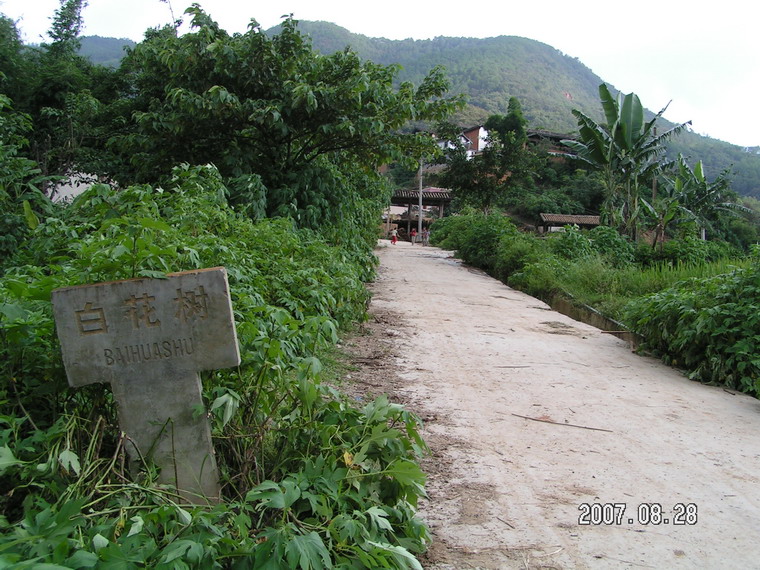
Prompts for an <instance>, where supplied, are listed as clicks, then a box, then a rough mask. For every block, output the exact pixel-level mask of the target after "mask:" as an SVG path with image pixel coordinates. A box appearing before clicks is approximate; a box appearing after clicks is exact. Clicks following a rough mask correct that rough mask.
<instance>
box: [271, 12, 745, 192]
mask: <svg viewBox="0 0 760 570" xmlns="http://www.w3.org/2000/svg"><path fill="white" fill-rule="evenodd" d="M299 27H300V29H301V30H302V31H304V32H305V33H307V34H309V35H310V36H311V38H312V42H313V45H314V47H315V48H316V49H318V50H319V51H321V52H322V53H332V52H334V51H337V50H342V49H344V48H345V47H346V46H351V48H353V49H354V50H355V51H356V52H357V53H359V55H361V56H362V57H363V58H365V59H368V60H370V61H374V62H376V63H382V64H386V65H387V64H392V63H398V64H400V65H401V66H402V68H403V69H402V70H401V72H400V74H399V79H400V80H402V81H407V80H408V81H412V82H413V83H415V84H418V83H419V82H420V80H421V79H422V77H423V76H424V74H425V73H427V72H428V71H429V70H430V69H431V68H432V67H434V66H435V65H443V66H445V67H446V69H447V72H448V76H449V79H450V80H451V84H452V92H454V93H465V94H466V95H467V96H468V99H469V103H470V104H469V106H468V108H467V109H466V110H465V112H463V113H462V114H461V115H460V116H459V117H458V118H457V120H458V122H459V123H460V124H461V125H462V126H465V125H466V126H472V125H475V124H479V123H481V122H482V121H484V120H485V118H487V117H488V115H491V114H494V113H500V114H504V113H506V111H507V104H508V102H509V98H510V97H512V96H515V97H517V98H518V99H519V100H520V103H521V105H522V109H523V113H524V115H525V118H526V119H527V120H528V123H529V127H530V128H532V129H545V130H549V131H554V132H561V133H571V132H575V131H576V130H577V124H576V122H575V118H574V117H573V115H572V112H571V111H572V109H579V110H581V111H582V112H584V113H586V114H587V115H589V116H590V117H592V118H593V119H594V120H597V121H603V120H604V117H603V114H602V109H601V105H600V103H599V92H598V87H599V84H600V83H602V82H603V81H604V80H603V78H600V77H599V76H597V75H596V74H595V73H594V72H593V71H591V70H590V69H589V68H588V67H586V66H585V65H584V64H583V63H581V62H580V61H579V60H578V59H577V58H573V57H570V56H568V55H565V54H563V53H562V52H560V51H559V50H557V49H555V48H553V47H551V46H549V45H546V44H544V43H541V42H538V41H535V40H531V39H527V38H521V37H516V36H500V37H496V38H485V39H475V38H449V37H437V38H434V39H432V40H412V39H407V40H388V39H385V38H369V37H367V36H363V35H359V34H353V33H351V32H349V31H348V30H346V29H345V28H342V27H340V26H337V25H335V24H331V23H328V22H306V21H301V22H299ZM274 31H276V28H273V29H272V30H269V31H268V33H272V32H274ZM610 87H614V86H612V85H610ZM634 91H635V90H634ZM642 103H644V104H645V105H647V104H650V105H658V107H657V108H656V109H654V111H655V112H656V111H659V110H660V107H659V105H660V104H664V103H667V101H642ZM651 116H653V115H650V117H651ZM659 124H660V127H661V128H662V129H666V128H669V127H670V126H673V124H672V123H668V122H667V121H661V122H659ZM661 132H662V131H661ZM759 136H760V134H759ZM671 150H672V153H673V154H674V155H675V154H677V153H678V152H681V153H682V154H684V155H685V156H687V157H689V158H691V159H692V160H694V161H696V160H702V161H703V162H704V164H705V167H706V171H707V174H708V177H710V178H714V177H716V176H717V175H718V174H719V173H720V172H721V171H722V170H724V169H726V168H729V167H731V170H732V171H733V172H734V179H733V188H734V190H736V191H737V192H739V193H740V194H743V195H752V196H755V197H758V198H760V155H758V154H756V153H754V152H748V151H747V150H745V149H744V148H741V147H739V146H736V145H733V144H730V143H727V142H723V141H719V140H716V139H712V138H710V137H704V136H701V135H698V134H695V133H686V134H683V135H681V136H679V137H678V138H677V139H675V140H674V142H673V145H672V149H671ZM754 150H755V151H756V150H757V149H754Z"/></svg>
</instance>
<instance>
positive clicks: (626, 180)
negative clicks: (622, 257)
mask: <svg viewBox="0 0 760 570" xmlns="http://www.w3.org/2000/svg"><path fill="white" fill-rule="evenodd" d="M599 96H600V99H601V103H602V108H603V109H604V114H605V119H606V124H603V125H600V124H599V123H597V122H595V121H594V120H593V119H591V118H590V117H588V116H587V115H585V114H583V113H582V112H581V111H578V110H577V109H574V110H573V115H575V117H576V119H577V120H578V128H579V136H578V139H577V140H564V141H562V142H563V143H564V144H565V145H566V146H567V147H569V148H570V149H571V150H573V151H574V152H575V158H576V159H577V160H579V161H581V162H583V163H584V164H585V165H586V166H587V167H589V168H591V169H593V170H597V171H600V172H602V173H603V175H604V183H605V190H606V197H605V201H604V204H603V206H602V219H603V221H604V222H605V223H606V224H608V225H611V226H616V227H618V228H619V229H620V230H621V231H623V232H625V233H627V234H628V235H629V236H631V237H632V238H634V239H635V238H636V234H637V232H638V223H639V218H640V217H641V208H640V206H641V203H640V200H639V197H640V194H641V189H642V188H643V187H645V185H646V184H647V183H648V181H650V180H651V179H652V178H653V177H654V176H656V175H657V174H658V173H659V172H661V171H662V170H663V169H664V168H666V167H667V166H668V165H669V164H671V161H666V160H663V158H662V155H663V154H664V153H665V145H664V143H665V141H666V140H668V139H669V138H671V137H673V136H674V135H676V134H678V133H680V132H681V131H683V130H684V129H685V128H686V127H687V125H690V124H691V121H687V122H686V123H682V124H680V125H676V126H675V127H673V128H671V129H669V130H668V131H666V132H664V133H662V134H660V135H658V134H657V130H656V128H655V124H656V122H657V119H659V118H660V117H662V114H663V113H664V112H665V110H666V109H667V107H668V106H667V105H666V106H665V107H664V108H663V109H662V110H661V111H660V112H659V113H657V114H656V115H655V117H654V118H653V119H652V120H651V121H649V122H645V120H644V107H643V106H642V104H641V101H640V100H639V97H638V96H637V95H636V94H635V93H629V94H627V95H625V96H624V95H623V94H622V93H621V94H619V95H618V97H617V98H615V97H613V96H612V93H610V90H609V88H608V87H607V85H606V84H604V83H602V84H601V85H600V86H599Z"/></svg>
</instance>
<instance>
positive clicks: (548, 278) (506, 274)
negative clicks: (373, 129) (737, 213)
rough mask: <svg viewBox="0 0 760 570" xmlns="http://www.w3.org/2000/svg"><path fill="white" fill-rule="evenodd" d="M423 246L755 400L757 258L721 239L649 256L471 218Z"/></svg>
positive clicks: (602, 238) (641, 249)
mask: <svg viewBox="0 0 760 570" xmlns="http://www.w3.org/2000/svg"><path fill="white" fill-rule="evenodd" d="M431 243H433V244H434V245H439V246H441V247H444V248H447V249H453V250H456V251H457V253H458V255H460V256H461V257H462V259H463V260H464V261H465V262H467V263H470V264H472V265H474V266H477V267H480V268H482V269H484V270H486V271H488V272H489V273H490V274H491V275H493V276H494V277H497V278H499V279H501V280H502V281H504V282H505V283H507V284H508V285H510V286H512V287H515V288H517V289H520V290H522V291H525V292H526V293H528V294H530V295H534V296H536V297H539V298H542V299H544V300H545V301H547V302H551V300H552V299H553V298H554V297H555V296H560V297H563V298H567V299H571V300H572V301H573V302H574V303H576V304H578V305H586V306H591V307H593V308H595V309H596V310H598V311H600V312H601V313H602V314H603V315H605V316H607V317H609V318H612V319H614V320H617V321H621V322H623V323H625V324H626V325H628V326H629V327H630V328H631V330H634V331H636V332H637V333H639V334H641V335H642V336H643V338H644V342H645V344H644V346H645V347H646V348H649V349H650V350H653V351H654V352H656V353H657V354H658V355H660V356H662V357H663V358H664V359H665V360H666V361H668V362H670V363H672V364H674V365H677V366H679V367H682V368H684V369H685V370H686V371H687V373H688V374H689V376H690V377H692V378H694V379H698V380H701V381H704V382H711V383H715V384H725V385H727V386H730V387H732V388H736V389H739V390H742V391H745V392H748V393H751V394H754V395H756V396H760V384H758V380H759V379H760V361H758V359H757V354H758V349H759V348H760V346H758V342H759V341H760V334H758V330H760V325H759V324H758V322H757V316H756V312H757V310H756V309H757V306H758V304H760V288H758V272H757V265H756V264H757V260H756V259H747V258H745V257H744V256H743V255H742V253H741V252H740V251H739V250H737V249H736V248H734V247H732V246H731V245H729V244H727V243H726V242H715V241H713V242H709V241H703V240H699V239H696V238H695V237H686V238H683V239H674V240H670V241H668V242H667V243H665V245H664V247H663V248H657V249H655V250H653V249H652V248H651V246H649V245H648V244H640V245H638V246H634V244H633V243H631V242H630V241H629V240H628V239H627V238H625V237H623V236H621V235H620V234H619V233H618V232H617V231H615V230H614V229H613V228H610V227H606V226H600V227H597V228H594V229H593V230H590V231H579V230H578V229H575V228H572V227H566V228H565V231H564V232H557V233H554V234H550V235H548V236H545V237H537V236H535V235H532V234H527V233H524V232H521V231H520V230H518V228H517V227H516V226H515V225H514V223H513V222H512V221H510V220H509V218H507V217H506V216H504V215H501V214H498V213H492V214H491V215H489V216H484V215H482V213H477V212H475V211H470V212H466V213H463V214H461V215H458V216H452V217H449V218H444V219H443V220H439V221H436V222H435V223H434V224H433V226H432V233H431Z"/></svg>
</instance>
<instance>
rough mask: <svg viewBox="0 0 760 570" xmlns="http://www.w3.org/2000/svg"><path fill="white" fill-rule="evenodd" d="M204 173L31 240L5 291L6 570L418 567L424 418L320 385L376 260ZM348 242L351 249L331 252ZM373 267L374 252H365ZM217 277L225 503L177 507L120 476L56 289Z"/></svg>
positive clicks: (360, 312) (207, 379)
mask: <svg viewBox="0 0 760 570" xmlns="http://www.w3.org/2000/svg"><path fill="white" fill-rule="evenodd" d="M225 190H226V188H225V186H224V184H223V182H222V180H221V178H220V177H219V174H218V172H217V171H216V170H215V169H214V168H212V167H180V168H178V169H176V170H175V171H174V178H173V182H172V184H170V185H167V188H166V189H164V190H161V189H154V188H151V187H148V186H133V187H129V188H126V189H123V190H121V191H119V192H115V191H113V190H112V189H110V188H108V187H107V186H103V185H100V186H95V187H93V188H92V189H91V190H89V191H88V192H86V193H85V194H83V195H82V196H80V197H79V198H77V200H75V201H74V203H72V204H71V205H70V206H68V207H65V208H63V207H62V208H58V209H57V210H56V211H55V212H53V213H52V214H51V216H49V217H48V218H47V219H46V220H45V221H44V222H42V223H40V224H39V226H38V227H37V228H36V229H35V230H34V231H33V232H32V234H31V236H30V238H29V239H28V240H27V242H26V244H25V247H24V248H22V249H20V250H18V251H17V252H16V254H15V255H14V256H13V258H12V259H11V260H10V262H9V266H8V267H7V268H6V270H5V271H4V277H3V280H2V282H0V375H1V376H2V378H3V379H4V380H5V381H4V382H3V387H2V388H0V484H1V485H2V488H3V489H4V491H3V494H2V495H1V496H0V565H2V566H14V567H19V568H23V567H30V568H31V567H42V566H43V565H45V564H56V565H58V567H77V568H78V567H94V566H96V565H103V566H114V567H117V566H118V567H124V568H130V567H155V568H188V567H198V568H200V567H202V568H215V567H218V568H222V567H227V568H292V567H302V568H324V567H330V566H340V565H342V566H344V567H387V568H418V567H419V564H418V563H417V561H416V560H415V559H414V556H413V553H417V552H420V551H421V550H422V549H423V548H424V546H425V544H426V541H427V539H428V535H427V530H426V529H425V527H424V525H422V524H421V523H420V522H419V521H417V520H416V519H415V518H414V511H415V507H416V504H417V500H418V498H419V497H420V496H422V495H423V493H424V491H423V488H422V484H423V482H424V474H423V473H422V472H421V471H420V469H419V467H418V465H417V462H416V458H417V457H418V456H419V454H421V453H422V452H423V451H424V442H423V441H422V440H421V439H420V437H419V435H418V431H417V430H418V420H417V419H416V418H415V417H414V416H413V415H412V414H409V413H408V412H406V411H405V410H404V409H403V408H401V407H400V406H398V405H395V404H391V403H389V402H388V401H387V399H384V398H380V399H378V400H376V401H374V402H370V403H369V404H367V405H366V406H364V407H363V408H362V409H357V408H356V407H354V406H353V405H349V403H347V402H346V401H345V400H344V399H343V398H342V397H341V396H340V394H338V393H337V392H335V391H334V390H333V389H332V388H330V387H329V386H327V385H326V384H323V383H322V382H321V381H320V374H321V363H320V361H319V358H318V355H319V353H320V351H321V350H323V349H324V348H325V347H327V346H329V345H330V344H331V343H334V342H335V341H336V340H337V331H338V329H339V327H341V326H344V325H347V324H349V323H350V322H353V321H356V320H360V319H362V318H363V317H364V314H365V310H366V304H367V301H368V293H367V291H366V288H365V287H364V286H363V282H362V277H363V276H365V275H368V274H371V270H372V268H373V267H374V262H373V261H372V258H371V257H370V255H369V254H368V255H367V256H365V257H362V256H361V254H360V253H359V252H360V251H361V250H362V249H361V248H360V247H359V248H357V247H355V246H354V245H351V244H347V245H346V247H342V246H341V247H336V246H334V245H330V244H328V243H326V240H325V238H324V236H323V235H321V234H319V233H317V232H314V231H309V230H299V229H296V228H295V227H294V225H293V223H292V222H290V221H289V220H284V219H280V220H262V221H260V222H258V223H256V222H253V221H252V220H251V219H250V218H248V217H244V216H241V215H239V214H238V213H236V212H235V211H234V210H232V209H231V208H230V207H229V206H228V205H227V203H226V200H225V194H226V192H225ZM336 237H339V236H336ZM365 251H366V250H365ZM217 265H224V266H226V267H227V269H228V275H229V281H230V290H231V291H230V292H231V295H232V298H233V307H234V310H235V318H236V326H237V332H238V341H239V343H240V349H241V364H240V366H239V367H238V368H237V369H232V370H219V371H214V372H208V373H204V374H203V375H202V381H203V389H204V398H205V399H206V400H207V401H208V402H209V410H210V414H211V421H212V435H213V438H214V444H215V448H216V451H217V456H218V463H219V468H220V471H221V476H222V492H223V497H224V502H223V503H222V504H220V505H218V506H217V507H215V508H213V509H201V508H193V509H191V508H189V507H183V506H181V505H180V504H179V503H178V502H177V497H176V496H175V494H174V493H173V491H172V490H171V489H166V488H159V487H157V486H156V485H155V481H156V472H155V468H154V467H153V466H152V465H151V464H150V462H148V461H146V462H145V463H144V464H143V465H142V471H141V472H140V473H128V472H126V470H125V468H124V464H125V455H124V452H125V450H124V441H123V439H122V438H121V437H120V434H119V430H118V421H117V417H116V409H115V405H114V402H113V399H112V397H111V393H110V390H108V388H107V387H104V386H102V385H93V386H87V387H85V388H79V389H75V390H74V389H70V388H69V387H68V384H67V381H66V377H65V374H64V371H63V367H62V363H61V356H60V347H59V346H58V343H57V341H56V337H55V334H54V323H53V318H52V311H51V307H50V302H49V299H50V291H51V290H52V289H54V288H56V287H61V286H68V285H76V284H81V283H86V282H90V281H99V280H112V279H120V278H128V277H134V276H148V277H160V276H163V275H164V274H165V273H166V272H169V271H181V270H188V269H195V268H200V267H209V266H217Z"/></svg>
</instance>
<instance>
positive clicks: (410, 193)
mask: <svg viewBox="0 0 760 570" xmlns="http://www.w3.org/2000/svg"><path fill="white" fill-rule="evenodd" d="M419 197H420V191H419V190H396V191H395V192H393V199H394V200H418V199H419ZM451 198H452V196H451V192H449V191H448V190H444V189H443V188H425V189H424V190H423V191H422V199H423V200H434V201H435V200H437V201H438V202H446V201H450V200H451Z"/></svg>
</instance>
